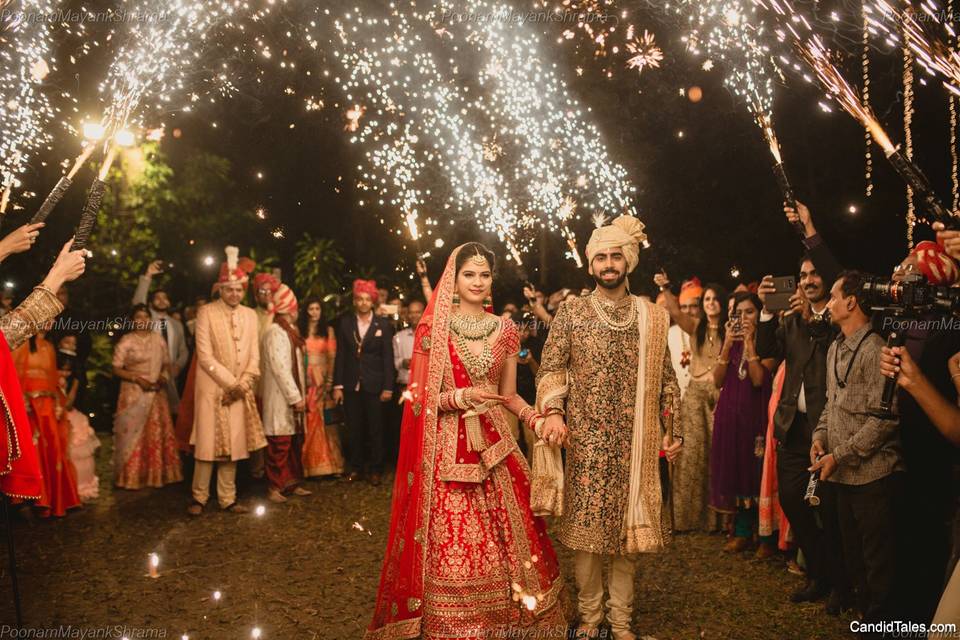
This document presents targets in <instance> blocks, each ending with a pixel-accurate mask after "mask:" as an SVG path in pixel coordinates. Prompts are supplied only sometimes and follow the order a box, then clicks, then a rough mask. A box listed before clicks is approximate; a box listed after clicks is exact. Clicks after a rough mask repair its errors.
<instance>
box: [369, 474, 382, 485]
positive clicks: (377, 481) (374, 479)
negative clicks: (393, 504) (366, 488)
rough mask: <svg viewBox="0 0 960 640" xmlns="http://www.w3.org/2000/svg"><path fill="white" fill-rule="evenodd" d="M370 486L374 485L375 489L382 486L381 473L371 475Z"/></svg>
mask: <svg viewBox="0 0 960 640" xmlns="http://www.w3.org/2000/svg"><path fill="white" fill-rule="evenodd" d="M370 484H372V485H373V486H375V487H379V486H380V474H379V473H371V474H370Z"/></svg>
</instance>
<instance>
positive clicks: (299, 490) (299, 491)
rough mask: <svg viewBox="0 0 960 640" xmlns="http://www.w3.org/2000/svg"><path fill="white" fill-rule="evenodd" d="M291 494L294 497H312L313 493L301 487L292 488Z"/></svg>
mask: <svg viewBox="0 0 960 640" xmlns="http://www.w3.org/2000/svg"><path fill="white" fill-rule="evenodd" d="M292 493H293V495H295V496H312V495H313V491H310V490H309V489H304V488H303V487H294V488H293V492H292Z"/></svg>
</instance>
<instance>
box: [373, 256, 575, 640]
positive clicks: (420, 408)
mask: <svg viewBox="0 0 960 640" xmlns="http://www.w3.org/2000/svg"><path fill="white" fill-rule="evenodd" d="M459 250H460V249H459V248H458V249H456V250H455V251H454V252H453V253H452V255H451V256H450V258H449V260H448V261H447V267H446V269H445V270H444V273H443V276H442V278H441V280H440V282H439V283H438V285H437V288H436V289H435V290H434V294H433V297H432V298H431V300H430V303H429V304H428V305H427V309H426V311H425V312H424V315H423V319H422V320H421V321H420V324H419V325H418V327H417V330H416V332H415V337H414V341H415V342H414V355H413V361H412V363H411V378H410V380H411V382H410V385H409V386H408V391H409V392H410V397H409V398H407V401H406V402H405V403H404V412H403V423H402V426H401V435H400V456H399V459H398V461H397V477H396V482H395V483H394V488H393V512H392V515H391V519H390V535H389V539H388V541H387V551H386V556H385V558H384V562H383V570H382V572H381V575H380V589H379V592H378V593H377V604H376V611H375V612H374V617H373V621H372V622H371V623H370V627H369V629H368V630H367V634H366V638H367V640H394V639H398V638H418V637H422V638H424V639H425V640H427V639H434V638H444V639H463V640H474V639H481V638H482V639H485V640H486V639H490V638H496V637H506V638H514V637H531V638H554V637H557V638H562V637H565V634H566V631H567V622H566V618H565V608H566V607H565V605H564V604H563V603H562V602H561V601H562V600H563V598H562V591H563V588H564V586H563V581H562V579H561V577H560V571H559V567H558V564H557V557H556V554H555V553H554V550H553V546H552V544H551V542H550V539H549V538H548V537H547V533H546V527H545V525H544V522H543V519H542V518H539V517H536V516H534V515H533V513H532V511H531V510H530V472H529V468H528V467H527V462H526V460H525V458H524V457H523V455H522V454H521V453H520V450H519V449H518V447H517V443H516V441H514V440H513V438H512V436H511V435H510V430H509V427H508V426H507V424H506V422H505V420H504V416H503V414H502V411H505V409H503V408H501V407H495V408H493V409H491V410H490V411H488V412H487V413H484V414H482V415H481V416H480V422H481V426H482V429H483V433H484V439H485V441H486V448H485V449H484V450H483V451H480V452H476V451H472V450H468V448H467V438H466V425H465V422H464V418H463V415H462V413H461V412H458V411H454V412H440V411H439V410H438V409H439V397H440V393H442V392H446V391H452V390H454V389H459V388H465V387H471V386H485V387H487V388H490V389H492V390H495V389H497V387H498V386H499V380H500V374H501V372H502V370H503V366H504V364H505V362H506V360H507V358H509V357H510V356H512V355H515V354H516V353H517V351H518V349H519V339H518V336H517V331H516V327H515V325H513V323H511V322H509V321H504V322H503V325H502V327H501V331H500V334H499V338H498V339H497V341H496V344H495V345H494V348H493V356H494V357H493V364H492V365H491V366H490V369H489V370H488V371H487V373H486V375H485V376H483V379H480V380H472V379H471V375H470V373H469V372H468V371H467V367H466V366H464V363H463V362H462V360H461V358H460V356H459V355H458V353H457V351H456V348H455V347H454V345H453V343H452V341H451V340H450V336H449V321H450V313H451V306H452V301H453V290H454V275H455V266H454V265H455V261H456V256H457V253H458V252H459ZM498 632H500V634H499V635H498ZM506 632H509V633H506Z"/></svg>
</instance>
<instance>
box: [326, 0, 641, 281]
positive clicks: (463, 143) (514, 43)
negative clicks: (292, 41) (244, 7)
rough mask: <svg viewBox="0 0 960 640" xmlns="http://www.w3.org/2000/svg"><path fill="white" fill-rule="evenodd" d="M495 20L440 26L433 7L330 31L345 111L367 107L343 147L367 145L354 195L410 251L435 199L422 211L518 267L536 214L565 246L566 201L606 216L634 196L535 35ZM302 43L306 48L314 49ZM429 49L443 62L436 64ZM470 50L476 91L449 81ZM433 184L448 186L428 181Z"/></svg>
mask: <svg viewBox="0 0 960 640" xmlns="http://www.w3.org/2000/svg"><path fill="white" fill-rule="evenodd" d="M468 9H469V10H470V11H474V12H478V13H484V14H486V13H490V14H494V15H495V14H497V13H498V12H509V6H508V5H506V4H504V3H502V2H487V1H486V0H470V1H469V2H468ZM507 15H509V13H507ZM505 23H506V21H498V20H484V21H477V22H469V21H468V22H467V23H464V24H462V25H460V24H458V25H456V27H450V28H448V26H447V25H445V24H443V25H442V28H439V27H438V26H437V25H438V24H441V23H440V22H439V10H434V11H433V12H429V13H426V14H419V13H416V12H415V11H412V10H411V11H410V12H409V13H408V12H407V11H405V10H399V9H396V8H395V9H394V10H393V12H392V14H391V17H390V18H389V19H383V20H380V19H376V18H368V17H366V16H362V15H359V14H351V15H348V16H345V17H344V18H343V19H338V20H336V22H335V23H334V24H335V27H336V31H337V34H338V36H339V38H340V41H341V43H342V44H343V45H344V51H343V52H337V53H336V54H335V55H336V57H337V59H338V62H339V64H340V65H341V67H342V68H343V70H344V75H345V76H346V77H344V78H337V81H338V83H339V84H340V85H341V88H342V89H343V90H344V92H345V103H346V104H348V105H351V109H350V110H351V112H353V113H356V112H358V111H359V110H360V109H361V108H362V107H364V106H365V107H366V112H365V114H364V116H363V118H361V119H359V120H358V121H355V122H356V124H357V126H356V131H353V132H352V133H354V134H355V135H354V136H352V137H351V141H352V142H355V143H374V148H373V149H372V150H370V151H368V152H367V154H366V157H367V161H368V166H367V167H366V168H365V170H364V172H363V175H362V185H363V187H362V188H366V189H369V190H372V191H375V192H378V193H379V194H380V195H381V197H380V198H379V201H378V203H379V204H381V205H386V204H389V205H390V206H392V207H395V208H396V209H397V210H399V211H402V212H404V213H403V220H404V224H405V226H406V227H407V229H408V230H409V232H410V235H411V238H413V239H414V241H415V242H416V241H418V240H419V239H420V238H421V237H422V235H423V234H422V230H415V229H414V228H412V227H411V221H410V214H411V212H417V211H421V210H422V209H423V208H424V207H425V206H426V203H427V202H428V201H434V202H435V204H434V205H433V206H432V207H431V208H433V209H435V210H436V211H438V212H440V213H442V214H445V215H452V214H457V213H473V214H474V215H475V216H476V218H477V221H478V223H479V225H480V226H481V228H483V229H485V230H487V231H491V232H493V233H496V234H497V236H498V237H499V238H500V239H501V241H503V242H504V244H506V245H507V248H508V251H509V253H510V257H511V259H512V260H513V261H515V262H516V263H517V264H518V265H522V264H523V258H522V253H523V250H524V248H525V247H526V242H525V240H524V235H523V233H522V232H523V231H524V230H527V229H532V228H534V227H535V226H536V224H537V222H536V216H541V217H542V218H543V219H544V221H545V222H546V225H547V227H548V228H549V229H550V230H554V231H560V232H561V233H562V234H563V236H564V237H565V238H567V239H568V241H569V240H570V239H571V238H575V236H574V235H573V233H572V231H571V230H570V222H572V221H567V220H564V219H563V218H562V216H563V213H562V206H563V202H564V198H565V197H571V196H572V197H575V198H576V200H578V201H579V202H580V204H581V205H582V206H585V207H591V208H599V209H601V210H607V211H616V210H620V209H622V208H623V207H624V206H625V204H626V203H628V202H629V200H630V195H631V194H632V192H633V191H634V190H635V189H634V187H633V186H632V185H631V184H630V183H629V182H628V181H627V179H626V172H625V170H624V169H623V168H622V167H620V166H619V165H617V164H615V163H613V162H611V161H610V160H609V158H608V157H607V154H606V150H605V148H604V146H603V144H602V142H601V141H600V135H599V132H597V131H596V129H595V128H593V127H592V126H591V125H589V124H588V123H586V122H585V121H584V119H583V118H584V111H585V110H584V109H583V108H582V107H581V106H580V105H579V104H578V103H577V102H576V101H575V100H573V98H572V97H571V96H570V95H569V93H568V91H567V89H566V86H565V85H564V83H563V82H562V81H561V80H560V78H559V77H558V76H557V74H556V73H555V72H554V71H553V67H552V66H551V65H549V64H548V63H546V62H545V61H544V60H543V59H542V57H541V54H540V47H539V45H538V41H537V38H536V37H534V36H533V35H532V34H531V33H529V32H528V31H526V30H524V29H523V28H520V27H518V25H516V24H510V25H509V28H504V27H503V25H504V24H505ZM385 30H386V31H387V34H386V36H384V35H383V33H384V31H385ZM308 40H309V41H310V45H311V46H314V43H315V42H316V40H315V39H313V37H312V36H308ZM434 46H435V47H438V48H442V53H437V54H436V55H435V54H434V52H433V49H434ZM471 52H473V53H475V54H478V55H479V57H480V59H479V61H477V62H478V63H477V67H479V69H480V71H479V73H478V74H477V80H478V83H479V85H480V86H479V88H476V87H472V86H466V85H465V84H464V83H456V84H455V83H451V82H450V80H449V78H450V77H455V76H458V75H462V74H463V71H462V70H461V69H460V65H461V64H466V63H467V62H468V60H466V59H465V56H466V55H467V54H468V53H471ZM445 54H449V56H447V57H446V60H445V63H446V64H445V65H443V66H441V62H440V61H441V60H443V59H444V57H445ZM469 62H470V64H471V65H472V64H474V61H469ZM361 97H362V98H363V99H359V98H361ZM515 149H516V150H519V152H514V150H515ZM508 175H509V176H510V177H509V179H508V178H507V176H508ZM436 177H440V178H442V179H444V180H445V181H446V182H447V183H448V185H449V189H437V188H435V186H433V185H432V184H431V183H430V182H428V181H429V179H431V178H436ZM437 200H439V202H436V201H437ZM415 221H416V222H417V223H420V222H425V223H426V225H427V233H429V232H430V229H429V226H430V225H431V224H433V223H434V222H435V221H434V220H433V219H431V218H426V219H425V220H422V219H421V218H420V217H419V216H417V217H416V218H415ZM574 255H575V253H574Z"/></svg>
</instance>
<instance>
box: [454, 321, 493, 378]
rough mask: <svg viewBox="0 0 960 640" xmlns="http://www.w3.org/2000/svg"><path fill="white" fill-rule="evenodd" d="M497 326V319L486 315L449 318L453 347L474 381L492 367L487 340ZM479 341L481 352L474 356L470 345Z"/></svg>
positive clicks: (490, 349)
mask: <svg viewBox="0 0 960 640" xmlns="http://www.w3.org/2000/svg"><path fill="white" fill-rule="evenodd" d="M499 324H500V319H499V318H496V317H494V316H491V315H487V314H486V313H484V314H483V315H480V316H469V315H466V314H462V313H455V314H453V315H452V316H450V333H452V334H453V343H454V346H455V347H456V348H457V353H458V354H460V360H462V361H463V364H464V366H466V367H467V371H469V372H470V377H471V378H473V379H474V380H479V379H480V378H483V377H484V376H486V375H487V372H488V371H490V367H492V366H493V347H492V346H490V341H489V340H488V339H487V338H489V337H490V336H491V335H493V332H494V331H496V330H497V326H498V325H499ZM479 341H482V342H483V350H482V351H481V352H480V354H475V353H474V352H473V351H472V350H471V349H470V343H471V342H479Z"/></svg>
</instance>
